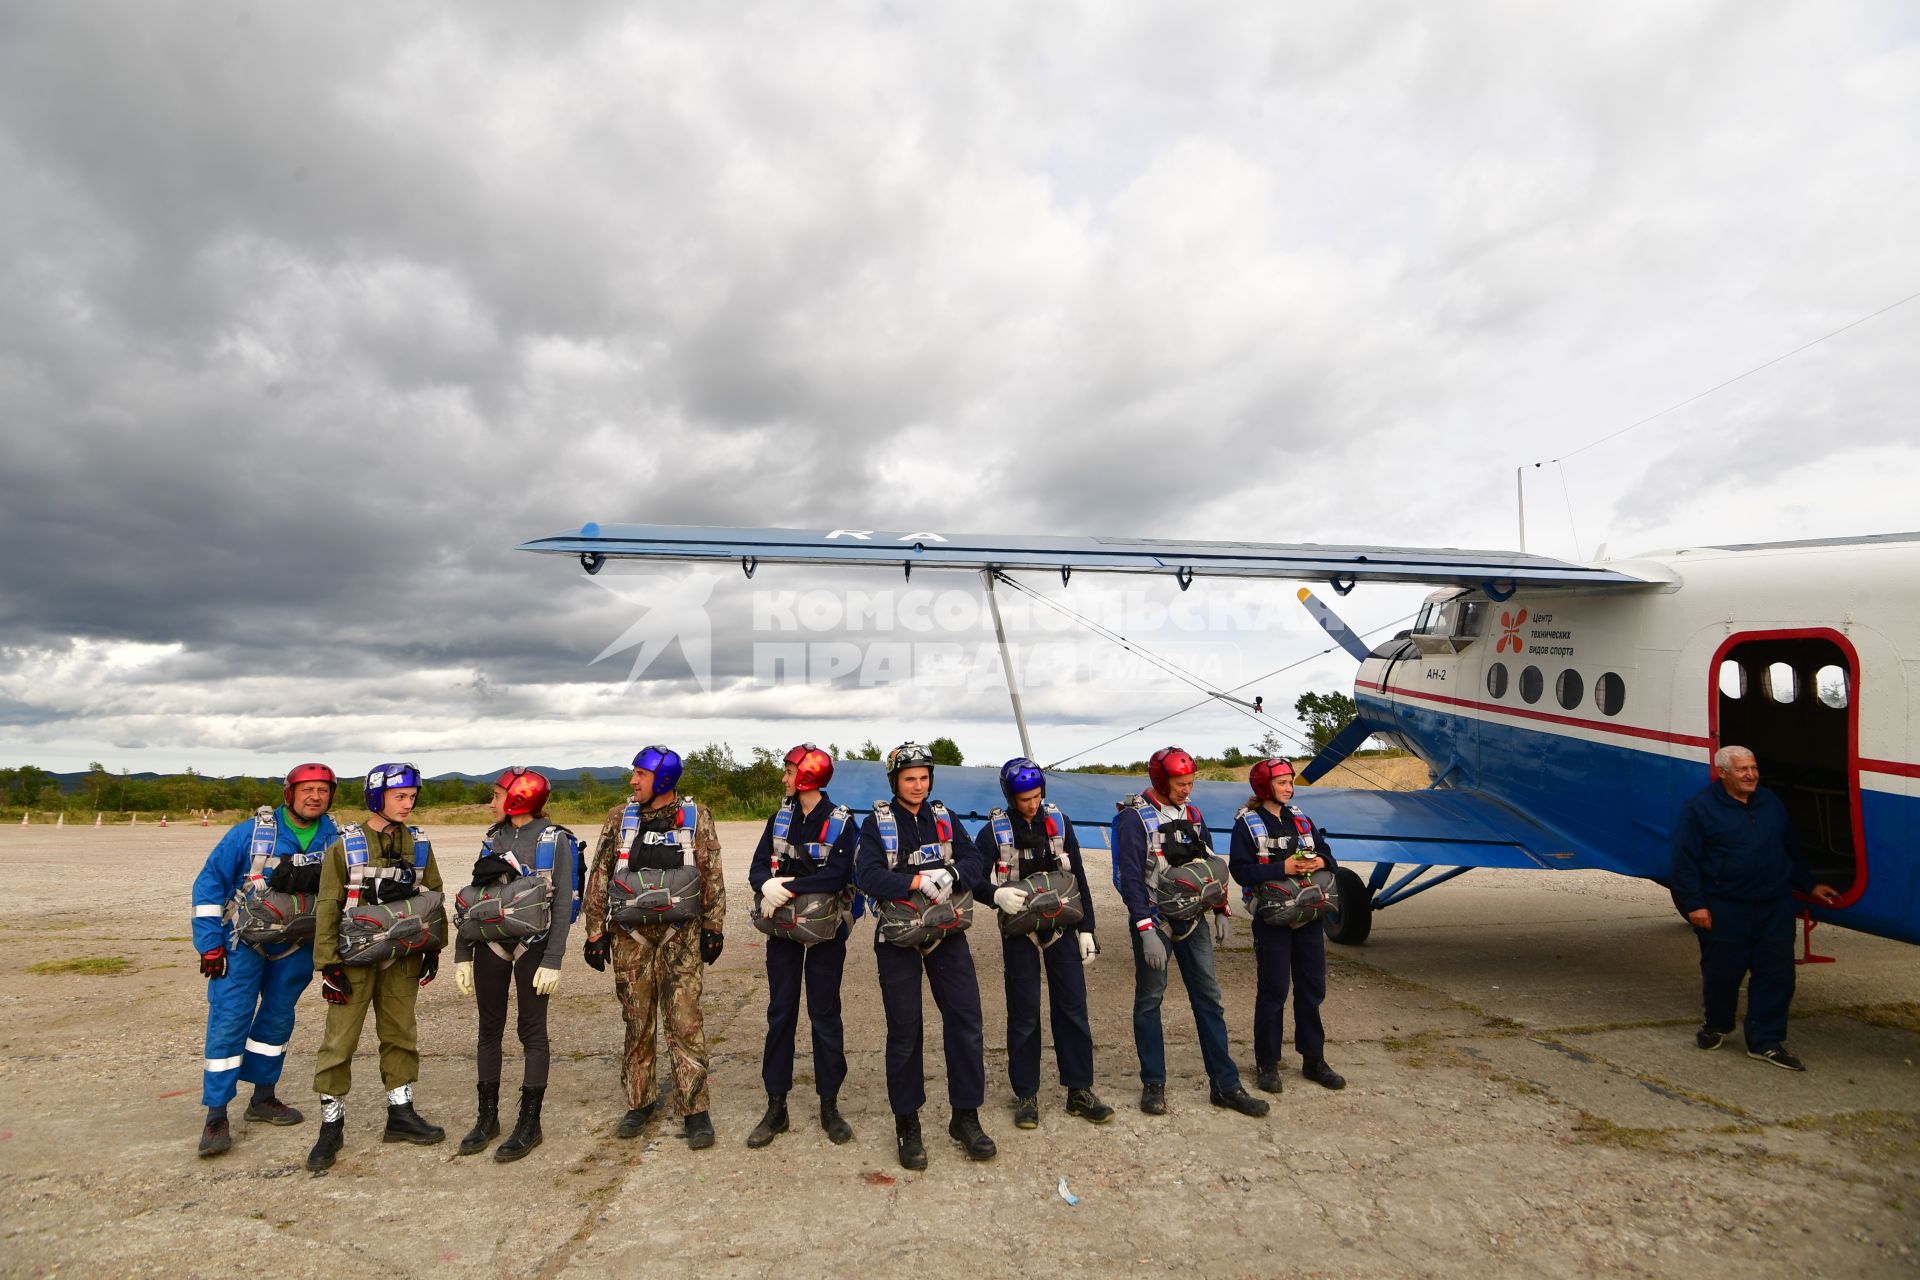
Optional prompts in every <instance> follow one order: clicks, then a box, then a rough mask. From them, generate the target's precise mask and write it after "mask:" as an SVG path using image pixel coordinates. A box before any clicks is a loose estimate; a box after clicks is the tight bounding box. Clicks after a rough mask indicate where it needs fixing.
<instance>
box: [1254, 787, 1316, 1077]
mask: <svg viewBox="0 0 1920 1280" xmlns="http://www.w3.org/2000/svg"><path fill="white" fill-rule="evenodd" d="M1248 816H1249V817H1251V818H1252V819H1253V820H1254V821H1256V822H1258V823H1259V824H1260V826H1261V829H1262V830H1263V831H1265V833H1266V834H1267V836H1268V837H1269V838H1277V839H1282V840H1285V841H1287V845H1286V847H1284V848H1279V849H1269V850H1268V851H1267V858H1268V861H1266V862H1265V863H1262V862H1261V861H1260V853H1261V851H1260V850H1259V849H1257V848H1255V846H1254V842H1253V836H1252V835H1251V834H1250V833H1249V832H1248V831H1247V827H1246V822H1245V820H1244V819H1243V820H1240V821H1236V822H1235V823H1234V824H1233V839H1232V841H1231V842H1230V843H1229V845H1228V852H1227V871H1228V874H1230V875H1232V876H1233V878H1234V881H1235V882H1236V883H1237V884H1239V885H1241V886H1242V887H1244V888H1245V889H1246V890H1247V893H1246V894H1245V895H1244V896H1245V900H1246V902H1247V904H1248V908H1249V910H1248V914H1249V915H1252V914H1253V912H1252V909H1251V908H1252V902H1253V887H1254V886H1255V885H1258V884H1264V883H1266V882H1267V881H1269V880H1284V879H1286V878H1287V873H1286V871H1285V870H1284V869H1283V868H1284V867H1285V866H1286V860H1287V859H1288V858H1290V857H1292V856H1293V854H1294V852H1295V851H1296V850H1297V849H1298V848H1299V845H1300V835H1301V831H1300V826H1299V823H1305V824H1306V827H1307V830H1308V831H1309V832H1311V833H1312V836H1313V852H1314V853H1316V854H1318V855H1319V856H1320V857H1321V858H1323V859H1325V861H1326V864H1327V870H1329V871H1331V870H1333V869H1334V868H1335V867H1336V866H1337V865H1338V864H1337V863H1336V862H1335V861H1334V858H1333V853H1332V851H1331V850H1330V849H1328V847H1327V838H1326V836H1324V835H1322V834H1321V832H1320V828H1318V827H1316V826H1314V825H1313V822H1312V820H1311V819H1310V818H1308V817H1307V815H1306V814H1304V813H1301V812H1300V811H1299V810H1298V809H1296V808H1294V807H1293V806H1292V805H1283V806H1282V815H1281V816H1278V817H1276V816H1275V815H1273V814H1271V813H1269V812H1267V810H1266V809H1265V808H1264V807H1262V808H1258V809H1255V810H1254V811H1253V812H1252V813H1251V814H1249V815H1248ZM1296 819H1297V820H1298V822H1296ZM1253 955H1254V962H1255V966H1256V969H1257V971H1258V974H1259V977H1258V979H1257V981H1256V983H1255V986H1254V995H1253V1060H1254V1063H1255V1065H1256V1066H1259V1067H1261V1068H1263V1069H1264V1068H1267V1067H1271V1066H1274V1065H1276V1064H1278V1063H1279V1061H1280V1044H1281V1031H1282V1024H1283V1022H1284V1020H1285V1017H1286V1011H1287V990H1288V988H1289V986H1291V988H1292V990H1293V1047H1294V1048H1295V1049H1297V1050H1299V1052H1300V1056H1301V1057H1302V1058H1324V1057H1326V1056H1327V1033H1326V1028H1325V1027H1324V1026H1323V1025H1322V1024H1321V1022H1320V1005H1321V1002H1322V1001H1324V1000H1325V999H1326V998H1327V931H1326V929H1325V928H1324V927H1323V926H1322V925H1321V922H1320V921H1318V920H1315V921H1314V922H1313V923H1312V924H1303V925H1301V926H1300V927H1299V928H1298V929H1290V928H1288V927H1287V926H1286V925H1283V924H1262V923H1260V920H1259V919H1258V918H1257V917H1255V919H1254V921H1253Z"/></svg>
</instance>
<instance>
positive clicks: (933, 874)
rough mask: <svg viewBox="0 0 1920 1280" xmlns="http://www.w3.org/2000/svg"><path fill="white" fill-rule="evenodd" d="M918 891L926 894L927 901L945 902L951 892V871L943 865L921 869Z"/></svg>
mask: <svg viewBox="0 0 1920 1280" xmlns="http://www.w3.org/2000/svg"><path fill="white" fill-rule="evenodd" d="M920 892H922V893H924V894H926V895H927V901H928V902H945V901H946V900H947V899H948V898H949V897H950V896H952V894H953V872H951V871H949V870H947V869H946V868H945V867H936V868H934V869H933V870H932V871H922V872H921V873H920Z"/></svg>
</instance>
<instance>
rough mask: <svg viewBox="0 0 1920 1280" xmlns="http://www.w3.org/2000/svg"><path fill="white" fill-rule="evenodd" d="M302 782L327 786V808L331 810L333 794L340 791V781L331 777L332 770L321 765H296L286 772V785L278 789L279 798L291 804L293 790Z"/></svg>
mask: <svg viewBox="0 0 1920 1280" xmlns="http://www.w3.org/2000/svg"><path fill="white" fill-rule="evenodd" d="M303 782H324V783H326V784H327V808H329V809H331V808H333V797H334V793H336V792H337V791H339V790H340V780H339V779H338V778H336V777H334V776H333V770H331V769H329V768H327V766H325V765H323V764H297V765H295V766H293V768H291V769H289V770H287V782H286V785H285V786H283V787H281V788H280V798H281V800H283V801H285V802H286V803H287V804H292V803H293V789H294V788H295V787H297V786H299V785H300V784H301V783H303Z"/></svg>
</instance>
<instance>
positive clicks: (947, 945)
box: [853, 797, 987, 1116]
mask: <svg viewBox="0 0 1920 1280" xmlns="http://www.w3.org/2000/svg"><path fill="white" fill-rule="evenodd" d="M892 807H893V813H894V817H895V818H896V819H897V820H898V822H899V824H900V851H899V853H898V855H897V856H896V858H895V860H894V864H893V865H889V864H888V860H887V856H886V851H885V849H884V847H883V846H882V845H881V843H880V827H879V823H878V821H877V820H876V819H875V818H873V817H872V816H869V817H868V818H867V820H866V821H865V822H864V823H862V824H861V827H860V848H859V851H858V852H857V853H856V854H855V855H854V864H853V882H854V884H855V886H856V887H858V888H859V890H860V892H862V893H864V894H867V895H868V896H870V897H873V898H879V899H885V900H888V901H900V900H903V899H905V898H906V897H907V896H908V895H909V894H911V893H912V892H913V877H914V875H915V874H916V872H915V871H913V870H907V869H905V868H908V867H912V866H914V865H915V864H914V863H912V862H911V860H910V859H911V858H912V856H913V854H914V852H915V851H916V850H921V849H925V848H926V847H927V846H929V845H933V844H936V843H938V841H939V838H940V837H939V832H938V830H937V828H936V826H935V822H934V816H933V800H932V798H931V797H929V798H928V800H927V802H926V803H925V804H922V805H921V806H920V812H919V813H917V814H916V813H913V812H910V811H909V810H908V809H907V806H906V805H905V804H904V803H902V802H901V801H900V799H899V798H898V797H895V798H894V800H893V805H892ZM937 865H939V864H937V863H931V862H929V863H927V864H925V865H924V866H923V867H922V868H920V869H922V870H928V871H930V870H932V869H933V868H934V867H935V866H937ZM950 869H951V870H952V871H954V873H955V875H956V876H958V884H957V885H956V886H955V888H954V892H955V893H960V892H963V891H965V892H971V893H973V894H974V895H975V896H976V897H978V896H979V895H980V892H981V890H982V889H983V888H984V884H983V881H984V878H985V877H984V874H983V872H984V869H983V867H982V865H981V858H980V854H979V852H978V851H977V850H976V849H975V848H974V845H973V841H972V840H970V839H968V838H967V833H966V829H965V828H963V827H961V826H959V825H958V824H957V823H956V824H955V825H954V828H953V866H952V867H951V868H950ZM873 947H874V957H875V960H876V962H877V963H878V965H879V969H880V1001H881V1004H882V1005H883V1006H884V1007H885V1009H886V1013H887V1103H888V1105H889V1106H890V1107H891V1108H892V1110H893V1113H894V1114H895V1115H896V1116H904V1115H912V1114H913V1113H915V1112H917V1111H919V1110H920V1108H921V1107H922V1106H923V1105H925V1103H926V1100H927V1091H926V1082H925V1080H924V1079H923V1072H924V1065H923V1063H924V1058H923V1049H922V1043H921V1017H920V981H921V976H922V975H923V974H924V975H925V977H926V984H927V987H928V989H929V990H931V991H932V992H933V1002H934V1004H935V1005H937V1006H938V1007H939V1009H940V1018H941V1023H942V1030H943V1039H944V1042H945V1048H946V1059H947V1100H948V1101H949V1102H950V1103H952V1105H953V1108H954V1110H956V1111H977V1110H979V1108H980V1104H981V1103H982V1102H983V1101H985V1099H986V1096H987V1068H986V1046H985V1040H984V1037H983V1035H982V1033H981V1018H980V980H979V978H978V977H977V976H975V973H974V968H973V952H972V951H970V950H968V948H967V936H966V934H964V933H955V934H952V935H951V936H949V937H948V938H947V939H946V940H945V941H943V942H941V943H940V944H939V945H938V946H936V947H935V948H934V949H933V950H932V951H930V952H928V953H927V954H925V955H921V954H920V953H919V952H918V951H916V950H914V949H913V948H911V947H897V946H895V945H893V944H892V943H890V942H882V941H881V940H880V938H879V932H878V930H876V931H875V935H874V944H873Z"/></svg>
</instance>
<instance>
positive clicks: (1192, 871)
mask: <svg viewBox="0 0 1920 1280" xmlns="http://www.w3.org/2000/svg"><path fill="white" fill-rule="evenodd" d="M1117 807H1118V808H1119V810H1120V812H1122V813H1125V812H1127V811H1128V810H1132V811H1133V812H1134V813H1136V814H1138V815H1139V816H1140V825H1141V826H1142V827H1144V828H1146V833H1147V855H1146V880H1147V892H1148V894H1150V895H1151V896H1152V898H1153V906H1154V909H1155V910H1156V911H1158V912H1159V913H1160V914H1161V915H1162V916H1163V917H1165V918H1166V919H1168V920H1174V921H1180V922H1185V921H1188V920H1196V919H1198V918H1199V917H1200V916H1201V915H1202V914H1204V913H1205V912H1208V911H1215V910H1218V909H1219V908H1221V907H1224V906H1226V905H1227V860H1226V859H1225V858H1222V857H1221V856H1220V855H1218V854H1216V853H1214V852H1212V851H1211V850H1209V849H1208V848H1207V846H1206V845H1205V844H1202V843H1200V842H1199V840H1198V837H1197V832H1196V824H1198V823H1199V822H1200V821H1201V818H1200V811H1199V810H1198V809H1196V808H1194V807H1193V806H1192V805H1184V806H1182V808H1183V810H1184V816H1183V817H1182V818H1181V819H1179V820H1178V821H1179V822H1180V823H1182V824H1184V826H1183V827H1176V826H1175V825H1174V820H1169V819H1166V818H1164V817H1162V816H1161V813H1160V810H1159V809H1158V808H1157V807H1156V806H1154V805H1153V804H1151V803H1149V802H1148V801H1147V799H1146V798H1145V797H1144V796H1128V797H1127V798H1126V799H1124V800H1122V801H1121V802H1120V803H1119V805H1118V806H1117ZM1169 836H1172V837H1174V842H1175V843H1176V844H1178V845H1180V846H1182V847H1181V848H1176V849H1174V850H1173V856H1172V857H1169V854H1168V849H1167V845H1168V837H1169ZM1189 841H1190V842H1191V843H1189ZM1183 850H1191V852H1183ZM1174 858H1179V861H1174Z"/></svg>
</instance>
